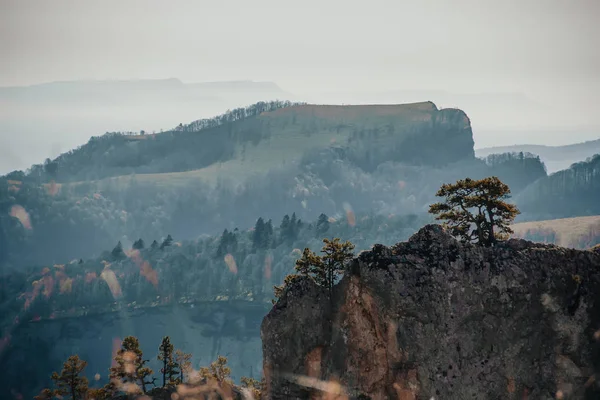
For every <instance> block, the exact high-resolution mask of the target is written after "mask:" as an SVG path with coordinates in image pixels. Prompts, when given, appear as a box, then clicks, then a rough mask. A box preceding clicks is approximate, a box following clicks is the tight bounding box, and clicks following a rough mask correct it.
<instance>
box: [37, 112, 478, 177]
mask: <svg viewBox="0 0 600 400" xmlns="http://www.w3.org/2000/svg"><path fill="white" fill-rule="evenodd" d="M424 142H427V143H428V146H427V148H423V146H420V144H423V143H424ZM332 145H334V146H336V147H341V148H346V147H351V148H353V149H359V148H360V149H364V150H366V151H369V150H376V149H380V148H386V149H388V151H387V152H386V153H385V154H383V152H382V151H379V153H380V154H379V156H380V157H381V156H383V159H380V160H378V161H379V162H385V161H386V160H389V159H396V160H402V161H407V162H410V163H415V162H416V163H419V164H428V165H440V164H446V163H448V162H452V161H457V160H461V159H466V158H468V157H471V158H472V156H473V154H472V133H471V129H470V123H469V120H468V118H467V117H466V115H465V114H464V113H463V112H461V111H458V110H450V109H448V110H438V109H437V108H436V107H435V105H434V104H432V103H415V104H405V105H376V106H316V105H301V104H293V103H288V102H271V103H258V104H256V105H253V106H250V107H246V108H244V109H235V110H233V111H230V112H228V113H226V114H224V115H222V116H218V117H215V118H212V119H209V120H201V121H196V122H193V123H190V124H187V125H180V126H178V127H176V128H175V129H173V130H171V131H168V132H165V133H159V134H154V135H136V136H131V135H122V134H112V135H105V136H102V137H97V138H92V139H91V140H90V141H89V142H88V143H87V144H86V145H83V146H81V147H79V148H78V149H76V150H73V151H70V152H68V153H65V154H63V155H61V156H60V157H58V158H56V159H55V160H53V162H52V166H53V169H52V171H51V173H49V170H48V168H46V169H42V167H34V169H33V170H32V175H36V174H38V175H39V174H42V175H45V176H46V179H50V178H52V179H55V180H57V181H58V182H69V181H81V180H86V181H88V180H95V179H102V178H106V177H115V176H119V175H122V176H125V175H130V174H132V173H133V174H137V175H140V181H141V182H147V181H149V180H153V179H156V180H158V181H162V180H171V179H176V180H180V179H184V180H185V179H202V178H205V179H210V180H213V181H214V180H216V179H217V178H218V177H219V176H230V177H239V178H242V179H243V178H244V177H245V175H247V174H253V173H254V174H263V173H265V172H266V171H268V170H272V169H274V168H276V167H279V166H282V165H283V164H284V163H295V162H298V161H300V160H301V159H302V157H303V156H305V155H306V154H307V153H309V152H314V151H318V150H320V149H326V148H328V147H330V146H332ZM417 146H420V148H416V147H417ZM442 149H444V150H445V151H444V152H442V151H441V150H442ZM434 154H437V155H436V156H435V157H434ZM415 157H416V158H415ZM189 171H193V172H189ZM173 172H186V173H185V174H184V175H181V176H177V175H168V176H166V177H161V176H158V175H154V174H157V173H173ZM148 174H153V175H151V176H148Z"/></svg>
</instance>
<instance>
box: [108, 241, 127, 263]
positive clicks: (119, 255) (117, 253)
mask: <svg viewBox="0 0 600 400" xmlns="http://www.w3.org/2000/svg"><path fill="white" fill-rule="evenodd" d="M110 254H111V256H112V258H113V259H114V260H120V259H123V258H125V252H124V251H123V245H122V244H121V241H119V243H117V245H116V246H115V248H114V249H112V251H111V252H110Z"/></svg>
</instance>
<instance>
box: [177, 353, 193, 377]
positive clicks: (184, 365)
mask: <svg viewBox="0 0 600 400" xmlns="http://www.w3.org/2000/svg"><path fill="white" fill-rule="evenodd" d="M191 359H192V355H191V354H189V353H184V352H183V351H182V350H179V349H177V350H175V363H176V364H177V365H178V366H179V383H183V382H185V381H184V379H185V374H189V373H190V371H191V370H192V362H191V361H190V360H191Z"/></svg>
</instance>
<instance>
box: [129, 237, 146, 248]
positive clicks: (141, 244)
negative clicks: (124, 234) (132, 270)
mask: <svg viewBox="0 0 600 400" xmlns="http://www.w3.org/2000/svg"><path fill="white" fill-rule="evenodd" d="M144 247H145V246H144V239H142V238H139V239H138V240H136V241H135V242H133V246H132V248H133V249H134V250H142V249H143V248H144Z"/></svg>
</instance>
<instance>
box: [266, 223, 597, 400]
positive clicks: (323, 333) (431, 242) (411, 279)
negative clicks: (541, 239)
mask: <svg viewBox="0 0 600 400" xmlns="http://www.w3.org/2000/svg"><path fill="white" fill-rule="evenodd" d="M599 329H600V252H595V251H580V250H572V249H565V248H561V247H557V246H553V245H542V244H535V243H532V242H527V241H524V240H520V239H511V240H509V241H507V242H505V243H501V244H499V245H498V246H496V247H495V248H480V247H477V246H474V245H471V244H463V243H460V242H458V241H456V240H455V239H454V238H452V237H451V236H449V235H448V234H447V233H446V232H444V231H443V229H442V228H441V227H440V226H438V225H428V226H426V227H424V228H422V229H421V230H420V231H419V232H418V233H416V234H415V235H414V236H413V237H412V238H411V239H410V240H409V241H408V242H406V243H400V244H398V245H396V246H394V247H392V248H387V247H384V246H381V245H376V246H374V248H373V249H372V250H371V251H369V252H364V253H362V254H360V255H359V256H358V257H357V258H356V259H355V260H354V261H353V263H352V265H351V267H350V271H349V272H348V273H347V274H346V276H345V277H344V278H343V280H342V281H341V282H340V284H338V285H337V286H336V288H335V293H334V298H333V300H332V301H331V302H330V301H329V299H328V297H327V293H326V291H325V290H323V289H322V288H320V287H318V286H316V285H315V284H314V283H313V282H312V281H311V280H309V279H306V278H304V279H300V280H298V281H296V282H295V283H293V284H291V286H290V287H289V288H288V289H287V290H286V291H285V293H284V295H283V296H282V297H281V298H280V300H279V301H278V302H277V304H276V305H275V306H274V307H273V309H272V310H271V312H270V313H269V314H268V315H267V316H266V317H265V319H264V320H263V324H262V327H261V337H262V341H263V357H264V371H265V376H266V378H267V383H268V393H269V394H268V398H272V399H307V398H311V394H318V391H316V390H313V391H312V392H311V391H310V390H309V389H307V386H310V385H311V384H314V382H316V383H317V385H318V384H319V383H318V382H317V381H314V380H313V381H311V378H316V379H318V380H324V381H329V382H338V383H339V384H341V386H342V387H343V388H344V391H345V393H346V395H347V398H350V399H352V398H363V399H366V398H371V399H403V400H404V399H431V398H434V399H498V398H505V399H554V398H561V397H560V396H561V394H562V396H563V397H562V398H567V399H592V398H595V399H597V398H599V397H598V396H600V386H599V385H598V381H599V380H600V379H598V378H599V377H600V375H598V374H599V373H600V331H599ZM594 375H595V377H596V380H595V381H594V378H593V377H594ZM311 382H312V383H311ZM321 384H322V382H321Z"/></svg>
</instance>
